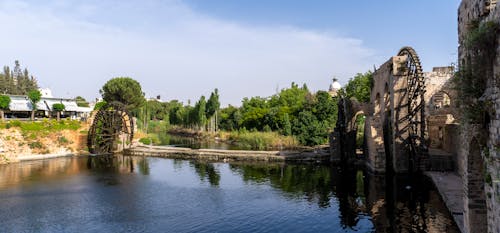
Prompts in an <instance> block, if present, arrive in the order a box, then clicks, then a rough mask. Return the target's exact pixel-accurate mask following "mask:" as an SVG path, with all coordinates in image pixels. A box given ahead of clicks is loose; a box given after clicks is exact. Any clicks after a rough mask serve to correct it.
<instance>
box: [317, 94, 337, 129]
mask: <svg viewBox="0 0 500 233" xmlns="http://www.w3.org/2000/svg"><path fill="white" fill-rule="evenodd" d="M312 112H313V113H314V115H315V116H316V118H318V120H319V121H326V123H327V124H328V125H332V126H333V125H334V124H335V122H336V120H337V101H336V99H334V98H332V97H331V96H330V94H328V92H326V91H318V92H316V98H315V103H314V104H313V109H312Z"/></svg>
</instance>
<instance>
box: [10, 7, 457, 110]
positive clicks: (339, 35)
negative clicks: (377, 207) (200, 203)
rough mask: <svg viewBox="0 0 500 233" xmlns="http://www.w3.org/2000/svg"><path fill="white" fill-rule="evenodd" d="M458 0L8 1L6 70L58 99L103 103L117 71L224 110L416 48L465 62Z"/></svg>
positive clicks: (154, 89) (152, 88)
mask: <svg viewBox="0 0 500 233" xmlns="http://www.w3.org/2000/svg"><path fill="white" fill-rule="evenodd" d="M458 5H459V1H458V0H447V1H435V0H434V1H432V0H420V1H401V0H400V1H389V0H387V1H368V0H364V1H363V0H361V1H327V0H321V1H320V0H318V1H285V0H277V1H270V0H268V1H264V0H253V1H250V0H246V1H243V0H242V1H227V0H226V1H224V0H164V1H159V0H146V1H111V0H110V1H97V0H93V1H92V0H91V1H78V0H67V1H63V0H52V1H51V0H49V1H43V3H42V2H41V1H18V0H0V22H1V24H2V25H3V26H2V27H3V31H4V32H9V33H8V35H9V36H2V37H0V51H1V52H0V64H2V65H12V64H13V61H14V60H15V59H18V60H20V61H21V64H23V65H25V66H27V67H28V68H29V70H30V71H31V72H32V73H33V74H34V75H35V76H36V77H37V79H38V80H39V83H40V85H41V86H43V87H49V88H51V89H52V90H53V93H54V94H55V95H56V96H61V97H74V96H76V95H82V96H84V97H86V98H89V99H92V98H95V97H98V96H99V94H98V91H99V89H100V87H102V85H103V84H104V83H105V82H106V81H107V80H108V79H110V78H112V77H115V76H130V77H132V78H134V79H137V80H138V81H139V82H141V84H142V86H143V89H144V91H145V92H146V96H147V97H152V96H156V95H161V96H162V99H163V100H170V99H179V100H181V101H184V102H186V101H187V100H188V99H190V100H191V101H192V102H194V101H195V100H197V99H198V98H199V96H200V95H209V94H210V92H211V91H212V90H213V89H214V88H219V90H220V93H221V100H222V103H223V105H226V104H233V105H239V104H240V100H241V99H242V98H243V97H248V96H269V95H272V94H274V93H275V91H276V89H281V88H284V87H287V86H289V85H290V83H291V82H296V83H307V85H308V86H309V87H310V89H312V90H313V91H316V90H320V89H326V88H327V87H328V85H329V83H330V81H331V78H332V77H333V76H336V77H338V78H339V79H340V81H341V83H342V84H344V83H346V82H347V80H348V79H349V78H350V77H352V76H353V75H354V74H355V73H358V72H365V71H367V70H369V69H373V67H374V66H379V65H380V64H382V63H384V62H385V61H387V60H388V59H389V57H390V56H393V55H395V54H396V53H397V52H398V50H399V49H400V48H401V47H402V46H406V45H409V46H412V47H414V48H415V49H416V51H417V53H418V54H419V55H420V58H421V60H422V63H423V67H424V70H431V69H432V67H433V66H444V65H449V64H451V63H453V62H454V61H455V60H456V47H457V32H456V30H457V25H456V20H457V16H456V12H457V8H458Z"/></svg>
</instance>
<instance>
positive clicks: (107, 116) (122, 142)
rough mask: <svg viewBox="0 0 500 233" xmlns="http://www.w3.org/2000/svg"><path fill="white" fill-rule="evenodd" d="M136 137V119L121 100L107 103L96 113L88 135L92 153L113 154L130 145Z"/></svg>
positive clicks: (88, 143) (88, 144)
mask: <svg viewBox="0 0 500 233" xmlns="http://www.w3.org/2000/svg"><path fill="white" fill-rule="evenodd" d="M133 138H134V121H133V119H132V116H131V115H130V113H129V112H128V111H127V109H126V108H125V105H123V104H122V103H120V102H111V103H107V104H106V105H104V106H103V107H101V109H100V110H99V111H98V112H97V113H96V114H95V116H94V120H93V121H92V125H91V127H90V129H89V133H88V136H87V146H88V148H89V152H90V153H91V154H98V155H102V154H112V153H113V152H115V151H116V150H117V149H118V148H120V147H121V148H125V146H127V145H130V144H131V142H132V139H133Z"/></svg>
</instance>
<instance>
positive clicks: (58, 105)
mask: <svg viewBox="0 0 500 233" xmlns="http://www.w3.org/2000/svg"><path fill="white" fill-rule="evenodd" d="M65 108H66V106H64V104H62V103H55V104H53V105H52V111H55V112H56V113H57V120H58V121H59V120H60V119H61V112H62V111H64V109H65Z"/></svg>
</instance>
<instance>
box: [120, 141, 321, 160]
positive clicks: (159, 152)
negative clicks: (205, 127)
mask: <svg viewBox="0 0 500 233" xmlns="http://www.w3.org/2000/svg"><path fill="white" fill-rule="evenodd" d="M123 154H124V155H130V156H151V157H163V158H172V159H187V160H202V161H210V162H221V161H222V162H232V161H263V162H328V161H330V153H329V151H328V148H322V149H317V150H312V151H248V150H214V149H190V148H180V147H167V146H145V145H141V146H137V147H134V148H130V149H126V150H124V151H123Z"/></svg>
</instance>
